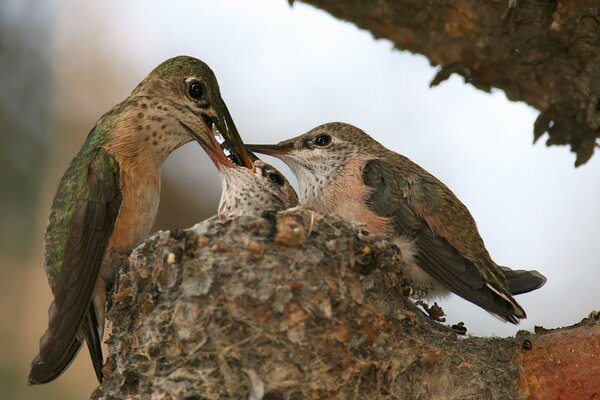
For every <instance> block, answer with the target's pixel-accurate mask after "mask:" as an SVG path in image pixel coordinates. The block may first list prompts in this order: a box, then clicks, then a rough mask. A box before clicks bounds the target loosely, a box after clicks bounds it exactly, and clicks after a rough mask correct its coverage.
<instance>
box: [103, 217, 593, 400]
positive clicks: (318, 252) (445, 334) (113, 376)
mask: <svg viewBox="0 0 600 400" xmlns="http://www.w3.org/2000/svg"><path fill="white" fill-rule="evenodd" d="M406 290H407V286H406V284H405V282H404V280H403V275H402V255H401V254H400V253H399V251H398V249H397V248H395V247H394V246H393V245H392V244H390V243H389V242H387V241H386V240H379V239H377V238H372V237H370V236H369V235H368V233H367V232H365V231H364V230H362V229H361V228H360V227H354V226H351V225H350V224H348V223H347V222H345V221H343V220H341V219H340V218H338V217H335V216H326V217H323V216H321V215H319V214H317V213H314V212H312V211H308V210H298V209H296V210H288V211H285V212H280V213H277V214H270V213H267V214H264V215H263V216H261V217H251V216H244V217H236V218H224V217H214V218H212V219H210V220H207V221H205V222H203V223H201V224H198V225H196V226H195V227H194V228H192V229H190V230H185V231H181V230H177V231H171V232H161V233H159V234H157V235H156V236H154V237H152V238H150V239H149V240H148V241H146V242H145V243H144V244H143V245H141V246H140V247H138V248H137V249H136V250H135V251H134V252H133V253H132V255H131V256H130V263H129V264H128V265H127V266H125V267H124V268H123V270H122V271H121V273H120V276H119V279H118V281H117V283H116V285H115V290H114V294H113V296H112V306H111V308H110V310H109V318H110V320H111V321H112V324H113V331H112V335H111V337H110V339H109V342H108V343H109V348H110V350H109V353H110V354H109V358H108V361H107V363H106V365H105V367H104V372H105V376H106V377H105V380H104V382H103V384H102V385H101V386H100V387H99V388H98V389H97V390H96V392H95V393H94V394H93V395H92V398H93V399H96V400H100V399H106V400H108V399H180V400H181V399H187V400H198V399H227V398H231V399H243V398H245V399H252V400H257V399H305V398H307V399H308V398H337V399H359V398H360V399H365V398H368V399H384V398H385V399H391V398H397V399H518V398H531V399H555V398H561V399H567V398H573V399H584V398H585V399H592V398H595V397H593V396H599V395H600V379H597V377H598V376H600V323H599V321H598V320H597V316H596V318H590V319H586V320H584V321H583V322H582V323H580V324H578V325H577V326H575V327H572V328H566V329H561V330H557V331H548V332H543V333H540V334H530V333H522V334H519V335H518V336H517V337H516V338H507V339H503V338H478V337H460V336H458V335H457V334H456V331H455V330H453V329H452V328H450V327H447V326H444V325H442V324H440V323H438V322H435V321H433V320H432V319H431V318H429V317H428V316H426V315H425V314H424V313H423V312H421V311H420V310H419V309H417V308H416V307H415V306H414V305H413V303H412V302H411V301H409V300H407V299H406V297H405V296H404V295H403V293H405V292H406ZM594 376H595V377H596V378H593V377H594ZM569 396H570V397H569Z"/></svg>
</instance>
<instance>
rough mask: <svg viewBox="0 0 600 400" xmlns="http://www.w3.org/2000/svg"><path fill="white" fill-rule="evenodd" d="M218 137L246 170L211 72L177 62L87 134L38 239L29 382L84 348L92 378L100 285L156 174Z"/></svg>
mask: <svg viewBox="0 0 600 400" xmlns="http://www.w3.org/2000/svg"><path fill="white" fill-rule="evenodd" d="M190 131H193V132H195V139H196V140H198V141H199V142H200V143H201V144H205V143H212V141H213V140H214V137H215V136H218V137H219V138H221V139H220V140H221V141H222V145H221V148H222V149H223V151H227V153H228V156H229V159H230V160H231V162H232V163H237V164H239V165H245V166H247V167H248V168H253V164H252V162H251V160H250V159H249V158H248V156H247V153H245V152H242V153H237V151H236V148H242V149H243V146H242V144H241V139H240V137H239V135H238V132H237V131H236V129H235V125H234V124H233V121H232V119H231V116H230V115H229V112H228V110H227V107H226V105H225V103H224V102H223V100H222V99H221V94H220V92H219V86H218V84H217V80H216V78H215V75H214V74H213V72H212V71H211V69H210V68H209V67H208V66H207V65H206V64H205V63H203V62H202V61H200V60H198V59H195V58H192V57H187V56H179V57H175V58H171V59H169V60H167V61H165V62H163V63H162V64H160V65H159V66H158V67H156V68H155V69H154V70H153V71H152V72H151V73H150V74H149V75H148V76H147V77H146V78H145V79H144V80H143V81H142V82H141V83H140V84H139V85H138V86H137V87H136V88H135V89H134V90H133V92H132V93H131V95H130V96H129V97H128V98H127V99H125V100H124V101H123V102H121V103H119V104H118V105H116V106H115V107H114V108H113V109H112V110H110V111H109V112H108V113H106V114H104V115H103V116H102V117H101V118H100V119H99V120H98V122H97V123H96V124H95V126H94V127H93V129H92V131H91V132H90V134H89V135H88V137H87V139H86V141H85V143H84V144H83V146H82V148H81V150H80V151H79V153H78V154H77V155H76V156H75V158H74V159H73V160H72V161H71V164H70V165H69V167H68V169H67V171H66V172H65V174H64V175H63V177H62V180H61V181H60V185H59V187H58V190H57V192H56V195H55V197H54V202H53V204H52V208H51V211H50V218H49V222H48V226H47V228H46V235H45V241H44V261H45V262H44V265H45V270H46V273H47V275H48V280H49V283H50V287H51V289H52V293H53V295H54V301H53V302H52V304H51V305H50V309H49V311H48V318H49V322H48V328H47V330H46V332H45V333H44V335H43V336H42V338H41V339H40V350H39V354H38V355H37V356H36V357H35V358H34V359H33V361H32V363H31V372H30V374H29V380H28V383H29V384H40V383H47V382H50V381H52V380H54V379H56V378H57V377H58V376H59V375H60V374H62V373H63V372H64V371H65V369H66V368H67V367H68V366H69V364H70V363H71V362H72V360H73V359H74V358H75V356H76V355H77V352H78V351H79V349H80V347H81V345H82V343H83V342H84V341H85V342H86V343H87V346H88V348H89V351H90V356H91V358H92V362H93V365H94V369H95V372H96V376H97V377H98V380H99V381H101V380H102V364H103V357H102V349H101V340H102V335H103V330H104V312H105V302H106V288H107V287H109V286H110V285H111V284H112V282H113V280H114V277H115V273H116V271H115V268H116V265H118V263H117V262H115V260H119V259H120V257H121V256H122V255H123V254H127V252H129V251H130V250H131V249H133V247H134V246H136V245H137V244H138V243H140V242H141V241H142V240H143V239H144V238H146V237H147V236H148V235H149V233H150V229H151V227H152V224H153V222H154V218H155V216H156V212H157V209H158V202H159V193H160V167H161V164H162V163H163V161H164V160H165V159H166V157H167V156H168V155H169V154H170V153H171V152H172V151H173V150H175V149H177V148H178V147H180V146H182V145H183V144H185V143H187V142H189V141H190V140H192V137H191V136H190V133H189V132H190Z"/></svg>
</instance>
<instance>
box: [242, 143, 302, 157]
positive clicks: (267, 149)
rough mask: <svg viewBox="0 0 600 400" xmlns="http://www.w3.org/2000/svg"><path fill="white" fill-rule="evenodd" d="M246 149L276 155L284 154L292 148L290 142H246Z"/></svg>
mask: <svg viewBox="0 0 600 400" xmlns="http://www.w3.org/2000/svg"><path fill="white" fill-rule="evenodd" d="M246 147H247V148H248V150H250V151H255V152H257V153H261V154H267V155H269V156H273V157H277V156H284V155H286V154H288V153H289V152H290V151H291V150H292V144H291V143H289V144H287V143H286V144H281V143H280V144H248V145H246Z"/></svg>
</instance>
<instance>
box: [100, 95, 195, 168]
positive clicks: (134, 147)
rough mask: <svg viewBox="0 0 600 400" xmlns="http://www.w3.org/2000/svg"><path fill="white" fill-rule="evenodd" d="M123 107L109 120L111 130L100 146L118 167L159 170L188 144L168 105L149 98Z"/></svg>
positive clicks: (128, 103)
mask: <svg viewBox="0 0 600 400" xmlns="http://www.w3.org/2000/svg"><path fill="white" fill-rule="evenodd" d="M124 103H125V105H124V106H122V109H121V110H120V111H119V112H118V113H115V114H114V115H111V116H109V119H110V120H111V121H110V125H111V129H110V131H109V134H108V135H107V138H106V143H105V144H104V146H103V147H104V148H105V149H106V151H107V152H108V153H109V154H112V155H114V156H115V157H116V158H117V159H118V160H119V161H120V162H121V163H125V164H128V165H131V166H134V167H135V166H143V167H151V168H154V169H159V168H160V166H161V165H162V163H163V162H164V161H165V159H166V158H167V157H168V156H169V154H171V152H172V151H173V150H175V149H177V148H178V147H180V146H181V145H183V144H185V143H187V142H189V141H190V140H191V138H190V137H189V135H187V134H186V133H185V132H182V131H181V128H180V126H179V123H178V120H177V118H176V117H175V110H171V109H170V107H169V105H166V104H165V103H163V102H160V101H156V100H153V99H152V98H150V97H139V98H136V99H134V100H131V99H130V100H127V101H125V102H124ZM122 104H123V103H122Z"/></svg>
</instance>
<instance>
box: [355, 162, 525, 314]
mask: <svg viewBox="0 0 600 400" xmlns="http://www.w3.org/2000/svg"><path fill="white" fill-rule="evenodd" d="M400 161H402V162H399V163H398V164H399V165H402V164H404V165H406V163H407V162H408V163H411V164H409V166H410V167H411V168H408V169H401V168H400V167H398V166H396V165H395V163H389V162H386V161H382V160H371V161H369V162H367V164H366V165H365V168H364V170H363V179H364V182H365V184H366V185H368V186H370V187H371V189H372V192H371V195H370V199H369V204H370V207H371V208H372V210H373V211H374V212H376V213H377V214H379V215H382V216H385V217H388V218H391V219H393V221H394V223H395V226H396V228H397V230H398V233H400V234H402V235H406V236H408V237H409V238H412V239H414V240H415V244H416V246H417V254H416V256H415V259H416V262H417V264H418V266H419V267H420V268H422V269H423V270H424V271H425V272H427V273H428V274H429V275H431V276H432V277H433V278H435V279H436V280H437V281H438V282H440V283H441V284H442V285H444V286H446V287H447V288H448V289H450V290H451V291H452V292H454V293H455V294H457V295H459V296H461V297H463V298H464V299H466V300H468V301H471V302H473V303H475V304H477V305H478V306H480V307H482V308H484V309H485V310H487V311H489V312H492V313H494V314H497V315H499V316H500V317H502V318H503V319H505V320H507V321H511V322H515V321H516V320H517V318H524V317H525V312H524V311H523V309H522V308H521V307H520V306H519V305H518V304H517V303H516V301H515V300H514V299H513V298H512V297H511V295H510V293H508V290H507V288H506V287H505V286H506V284H505V280H504V277H503V275H501V276H498V273H497V272H496V271H495V270H494V266H495V264H491V263H493V261H492V260H491V258H490V257H489V254H488V253H487V250H486V249H485V247H484V245H483V241H482V240H481V238H480V236H479V233H478V232H477V228H476V226H475V222H474V221H473V219H472V217H471V215H470V213H469V212H468V210H466V207H464V205H462V203H460V201H458V199H455V198H450V196H454V195H453V194H452V192H450V190H449V189H447V188H446V186H444V185H443V184H442V183H441V182H439V181H437V179H435V178H434V177H433V176H431V175H430V174H428V173H427V172H426V171H424V170H422V169H420V167H418V166H417V165H416V164H414V163H412V162H410V160H408V159H405V158H404V159H403V160H400ZM453 200H455V201H453ZM438 204H439V205H440V206H437V205H438ZM450 232H452V233H454V234H456V233H458V237H455V236H453V235H452V234H450ZM473 235H475V237H472V236H473ZM490 285H491V287H490Z"/></svg>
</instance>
